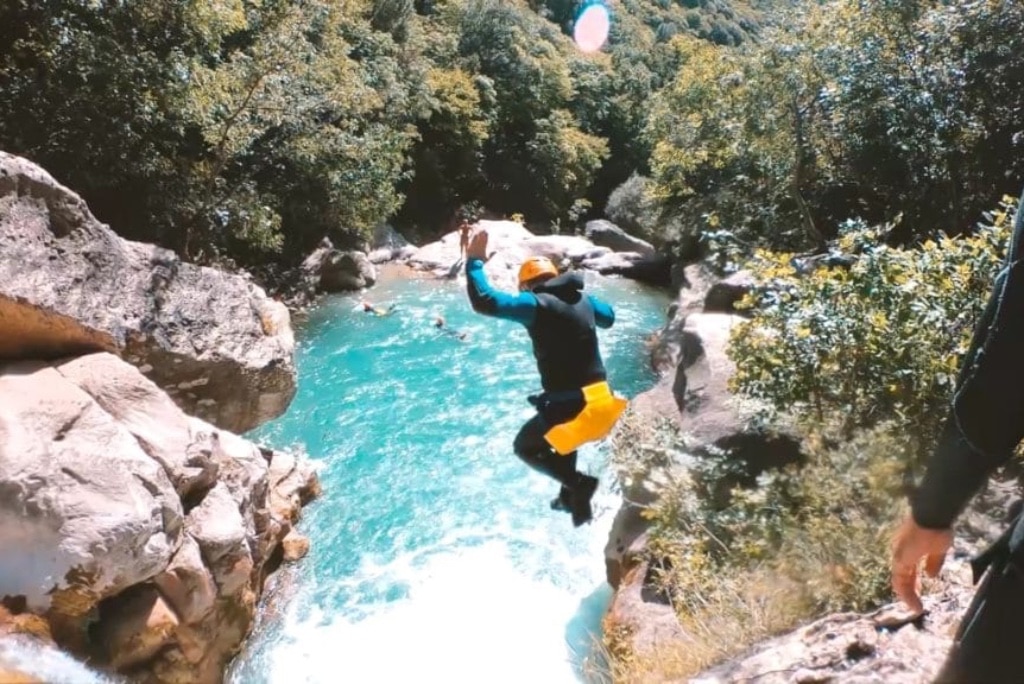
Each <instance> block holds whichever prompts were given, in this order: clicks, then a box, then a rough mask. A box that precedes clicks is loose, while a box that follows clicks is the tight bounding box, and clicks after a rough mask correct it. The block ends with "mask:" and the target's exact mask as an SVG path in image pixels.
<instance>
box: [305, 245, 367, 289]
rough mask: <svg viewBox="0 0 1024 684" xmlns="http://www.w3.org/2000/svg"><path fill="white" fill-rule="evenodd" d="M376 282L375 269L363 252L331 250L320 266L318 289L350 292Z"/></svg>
mask: <svg viewBox="0 0 1024 684" xmlns="http://www.w3.org/2000/svg"><path fill="white" fill-rule="evenodd" d="M375 282H377V269H376V268H374V266H373V264H372V263H370V260H369V259H368V258H367V256H366V254H364V253H363V252H356V251H348V252H341V251H338V250H331V251H330V252H328V253H327V255H326V256H325V257H324V260H323V263H322V264H321V266H320V282H319V286H318V289H319V290H321V291H322V292H350V291H353V290H361V289H363V288H365V287H370V286H371V285H373V284H374V283H375Z"/></svg>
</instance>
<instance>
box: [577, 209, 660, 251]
mask: <svg viewBox="0 0 1024 684" xmlns="http://www.w3.org/2000/svg"><path fill="white" fill-rule="evenodd" d="M584 234H585V235H586V236H587V239H588V240H590V241H591V242H593V243H594V244H595V245H598V246H601V247H608V248H609V249H611V250H612V251H613V252H636V253H637V254H640V255H641V256H644V257H647V258H652V257H654V256H655V254H656V251H655V249H654V245H652V244H651V243H649V242H647V241H646V240H641V239H640V238H638V237H633V236H632V235H630V234H629V233H627V232H626V231H624V230H622V228H619V227H618V226H617V225H615V224H614V223H612V222H611V221H606V220H604V219H598V220H596V221H587V225H586V228H585V229H584Z"/></svg>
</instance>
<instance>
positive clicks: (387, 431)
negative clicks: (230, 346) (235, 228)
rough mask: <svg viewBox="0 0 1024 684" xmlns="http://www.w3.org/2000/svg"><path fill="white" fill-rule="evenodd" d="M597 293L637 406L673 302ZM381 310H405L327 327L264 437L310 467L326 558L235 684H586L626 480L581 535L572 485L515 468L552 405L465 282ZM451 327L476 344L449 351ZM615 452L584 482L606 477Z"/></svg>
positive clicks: (286, 581)
mask: <svg viewBox="0 0 1024 684" xmlns="http://www.w3.org/2000/svg"><path fill="white" fill-rule="evenodd" d="M588 289H589V290H590V291H593V292H595V293H597V294H598V295H600V296H603V297H605V298H606V299H607V300H609V301H610V302H611V303H612V304H613V306H614V307H615V309H616V315H617V321H616V324H615V326H614V327H613V328H611V329H610V330H606V331H601V344H602V351H603V353H604V357H605V362H606V365H607V367H608V371H609V379H610V381H611V383H612V385H613V387H615V388H616V390H617V391H618V392H620V393H621V394H623V395H625V396H627V397H631V396H633V395H635V394H636V393H638V392H640V391H642V390H643V389H646V388H647V387H649V386H650V385H651V383H652V382H653V379H654V378H653V375H652V373H651V372H650V370H649V369H648V367H647V363H646V354H645V353H644V340H645V338H646V337H647V336H648V335H649V333H650V332H651V331H653V330H655V329H657V328H659V327H660V326H661V324H662V322H663V320H664V311H665V307H666V305H667V299H666V297H665V296H664V295H662V294H660V293H656V292H653V291H651V290H649V289H647V288H644V287H642V286H640V285H637V284H635V283H632V282H630V281H625V280H613V279H606V278H601V277H599V276H593V277H591V276H588ZM368 296H369V297H371V298H372V300H373V302H374V303H375V304H378V305H388V304H397V308H396V310H395V312H394V313H393V314H392V315H390V316H387V317H375V316H371V315H368V314H364V313H362V312H361V311H360V310H358V306H357V305H358V301H359V299H358V297H335V298H332V299H329V300H327V301H326V302H325V303H324V304H322V305H321V306H319V307H318V308H317V309H316V310H314V311H313V312H312V314H311V315H310V318H309V320H308V321H307V322H306V323H305V324H304V325H303V326H301V328H300V329H299V330H298V334H299V339H300V344H299V350H298V353H297V365H298V371H299V391H298V394H297V396H296V397H295V400H294V402H293V403H292V405H291V407H290V408H289V410H288V412H287V414H285V415H284V416H282V417H281V418H279V419H277V420H276V421H273V422H272V423H269V424H267V425H265V426H263V427H262V428H260V429H259V430H258V431H256V432H254V433H252V434H251V435H250V436H251V437H254V438H258V439H259V440H261V441H264V442H266V443H268V444H270V445H273V446H275V447H288V446H291V445H300V446H302V447H303V448H305V449H306V450H307V451H308V453H309V454H310V455H311V456H313V457H314V458H315V459H316V460H317V461H318V462H319V463H320V465H321V467H322V470H321V472H320V476H321V481H322V484H323V489H324V495H323V497H322V498H321V499H319V500H318V501H317V502H315V503H314V504H313V505H311V506H310V507H309V508H307V509H306V511H305V513H304V517H303V519H302V522H301V524H300V529H301V531H302V532H303V533H305V534H306V535H308V536H309V537H310V539H311V541H312V549H311V551H310V554H309V555H308V556H307V557H306V559H304V560H303V561H302V562H301V563H299V564H298V565H297V566H294V567H291V568H287V569H285V570H284V571H282V572H281V573H279V574H278V575H277V576H276V577H275V578H274V580H273V582H274V585H273V586H272V596H273V598H272V599H271V602H270V603H269V604H268V605H267V606H266V607H265V608H264V610H263V612H262V615H261V619H260V622H259V623H258V624H257V628H256V630H255V633H254V636H253V638H252V639H251V640H250V642H249V643H248V646H247V649H246V651H245V652H244V653H243V654H241V656H240V657H239V658H238V659H237V661H236V663H235V664H234V666H233V668H232V671H231V673H230V679H231V681H233V682H236V683H245V684H249V683H250V682H275V683H276V682H288V683H291V682H324V683H327V682H331V683H334V682H420V681H423V682H428V681H429V682H433V681H444V682H466V683H470V682H472V683H474V684H475V683H478V682H517V683H518V682H531V683H532V682H543V683H547V682H551V683H558V682H577V681H579V680H580V678H581V675H580V672H581V668H582V667H583V663H584V661H586V660H588V659H590V660H591V661H593V654H592V653H591V650H592V646H593V643H594V639H595V637H596V635H598V634H599V630H600V620H601V617H602V615H603V613H604V610H605V608H606V607H607V603H608V601H609V599H610V597H611V589H610V587H608V585H607V584H606V583H605V581H604V556H603V549H604V545H605V542H606V540H607V535H608V530H609V527H610V524H611V520H612V518H613V517H614V514H615V510H616V508H617V507H618V498H617V496H616V495H615V494H614V493H613V492H612V491H611V490H610V486H609V484H610V483H609V480H610V477H607V476H605V477H602V485H601V489H600V490H599V492H598V494H597V496H596V497H595V521H594V522H593V523H592V524H590V525H588V526H585V527H582V528H580V529H574V528H573V527H572V524H571V522H570V520H569V516H568V515H567V514H565V513H557V512H554V511H551V510H550V509H549V508H548V501H549V500H550V499H551V498H552V496H554V494H555V493H556V490H557V487H556V485H555V484H554V483H553V482H551V481H549V480H547V479H546V478H544V477H543V476H541V475H538V474H535V473H534V472H533V471H531V470H529V469H528V468H527V467H526V466H525V465H523V464H522V463H521V462H520V461H519V460H518V459H517V458H516V457H515V456H514V455H513V453H512V450H511V445H512V439H513V437H514V436H515V434H516V432H517V430H518V429H519V427H520V425H521V424H522V423H523V422H524V421H525V420H527V419H528V418H529V417H530V416H531V415H532V408H531V407H530V405H529V404H527V403H526V401H525V397H526V395H527V394H530V393H532V392H534V391H536V390H537V389H538V388H539V385H538V380H537V377H536V367H535V366H534V363H533V358H532V356H531V354H530V347H529V339H528V337H527V335H526V333H525V330H523V329H522V328H521V326H518V325H517V324H514V323H508V322H504V321H497V320H494V319H488V318H485V317H483V316H479V315H477V314H474V313H473V312H472V310H471V309H470V308H469V304H468V302H467V300H466V297H465V292H464V289H463V286H462V285H461V284H460V283H457V282H450V281H436V280H412V279H404V278H392V279H388V280H386V281H385V282H382V283H380V284H378V285H377V286H376V287H375V288H373V289H372V290H371V291H369V293H368ZM438 314H443V315H444V316H445V318H446V319H447V321H448V324H449V326H450V327H451V328H453V329H457V330H460V331H465V332H467V333H468V339H467V340H466V341H465V342H461V341H459V340H457V339H454V338H453V337H449V336H445V335H442V334H439V333H438V332H437V331H436V330H435V329H434V328H433V326H432V322H433V319H434V317H435V316H436V315H438ZM602 449H603V447H602V446H600V445H596V446H588V447H585V448H584V450H583V451H582V452H581V455H580V467H581V468H583V469H587V470H590V471H591V472H593V473H603V471H604V468H605V460H606V454H605V453H604V451H603V450H602Z"/></svg>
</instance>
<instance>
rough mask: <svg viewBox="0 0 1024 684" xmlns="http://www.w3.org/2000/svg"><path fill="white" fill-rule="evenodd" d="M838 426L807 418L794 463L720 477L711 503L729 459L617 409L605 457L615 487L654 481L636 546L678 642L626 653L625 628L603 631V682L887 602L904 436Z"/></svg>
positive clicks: (641, 675) (661, 669)
mask: <svg viewBox="0 0 1024 684" xmlns="http://www.w3.org/2000/svg"><path fill="white" fill-rule="evenodd" d="M842 431H843V430H842V426H841V425H836V424H830V425H827V426H819V428H818V429H817V430H816V431H815V432H814V433H812V434H811V435H809V436H808V438H807V439H806V440H805V443H804V445H803V447H804V452H805V454H806V455H807V456H808V459H807V461H806V463H805V464H804V465H802V466H799V467H797V466H791V467H789V468H787V469H785V470H780V471H769V472H766V473H764V474H762V475H761V477H760V478H759V481H758V483H757V486H756V487H754V488H749V489H745V488H742V487H739V486H737V485H734V484H732V485H730V486H731V487H732V489H731V491H730V492H729V495H728V496H727V497H726V501H725V502H724V503H723V502H722V501H721V497H717V499H718V501H716V497H715V496H712V493H713V492H719V491H720V490H721V487H722V485H723V483H732V482H733V481H734V480H733V479H731V478H732V473H731V470H733V469H734V468H733V465H732V464H730V463H729V462H728V461H724V460H717V459H699V460H696V461H694V460H692V459H690V460H688V457H687V456H686V455H685V454H684V453H683V452H682V449H681V444H682V441H681V438H682V435H680V434H678V433H676V432H674V431H673V430H672V429H670V428H667V426H665V425H651V424H644V423H643V422H642V421H640V420H639V419H638V418H637V417H635V416H627V417H626V419H625V420H624V426H623V429H622V431H621V432H620V433H619V435H618V436H617V437H616V439H615V452H614V453H615V456H614V460H613V464H614V465H615V466H616V469H617V472H618V473H619V474H620V478H621V479H622V481H623V484H624V486H625V488H626V489H627V494H628V492H629V491H630V490H632V491H633V492H634V495H635V492H636V487H637V483H638V482H639V481H641V480H643V481H645V482H646V483H648V486H649V487H651V488H652V489H653V493H654V496H653V497H652V498H653V501H652V502H651V503H650V504H648V505H646V507H645V515H646V516H647V517H648V518H649V519H650V521H651V524H652V527H651V530H650V535H649V543H648V546H647V549H646V553H647V554H648V556H649V558H648V560H649V561H650V563H651V565H652V567H653V568H654V569H655V571H654V573H653V575H654V582H655V584H656V587H655V588H656V589H657V590H658V591H660V592H662V593H663V594H664V595H665V596H667V597H668V599H669V601H670V602H671V605H672V606H673V607H674V608H675V611H676V613H677V615H678V617H679V620H680V623H681V625H682V627H683V630H684V631H685V633H686V634H687V635H688V637H689V639H687V641H686V642H685V643H684V644H678V645H674V644H661V645H659V646H660V650H658V651H656V652H652V653H648V654H637V653H632V652H630V651H629V649H628V647H627V645H628V643H629V639H628V635H615V634H612V635H606V647H607V651H608V657H609V659H610V666H609V669H610V670H611V673H612V679H613V681H666V680H667V679H671V680H673V681H675V679H678V678H685V677H687V676H690V675H693V674H695V673H697V672H699V671H701V670H703V669H705V668H707V667H708V666H710V665H712V664H714V663H715V662H718V661H720V660H722V659H723V658H726V657H729V656H731V655H735V654H737V653H739V652H741V651H743V650H744V649H745V648H747V647H748V646H750V645H752V644H754V643H756V642H758V641H761V640H763V639H764V638H766V637H768V636H771V635H773V634H776V633H779V632H782V631H785V630H788V629H792V628H793V627H795V626H796V625H798V624H800V623H802V622H805V621H807V620H810V619H813V618H815V617H818V616H819V615H821V614H822V613H825V612H831V611H839V610H865V609H868V608H871V607H874V606H877V605H878V604H879V603H882V602H884V601H885V600H887V598H888V595H889V585H888V578H889V568H888V553H887V548H888V540H889V535H890V532H891V529H892V526H893V524H894V523H895V522H896V521H897V520H898V519H899V518H900V517H901V515H902V513H903V497H902V470H903V464H904V456H903V452H902V444H903V441H902V439H901V436H900V433H899V429H898V428H897V427H896V426H894V425H893V424H891V423H885V424H881V425H879V426H876V427H875V428H872V429H871V430H858V431H856V432H855V434H854V435H853V437H852V438H849V439H846V438H843V439H845V441H840V438H841V434H840V433H841V432H842ZM684 464H687V465H686V467H684ZM645 472H646V473H647V475H642V473H645ZM659 677H660V678H659Z"/></svg>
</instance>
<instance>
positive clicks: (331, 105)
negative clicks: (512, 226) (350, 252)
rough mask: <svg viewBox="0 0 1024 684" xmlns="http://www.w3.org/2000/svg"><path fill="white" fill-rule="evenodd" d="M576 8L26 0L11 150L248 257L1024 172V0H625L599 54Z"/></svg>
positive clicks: (14, 13) (635, 224)
mask: <svg viewBox="0 0 1024 684" xmlns="http://www.w3.org/2000/svg"><path fill="white" fill-rule="evenodd" d="M794 5H795V7H794ZM580 9H581V4H580V3H578V2H570V1H567V0H547V2H538V1H537V0H529V1H526V0H346V1H343V2H334V1H330V2H329V1H327V0H309V1H306V2H286V1H284V0H279V1H278V0H263V1H260V0H248V1H243V0H216V1H214V2H208V1H206V0H202V1H200V0H193V1H191V2H179V3H152V2H143V1H141V0H128V1H126V2H114V1H112V0H110V1H96V2H85V1H84V0H45V1H37V0H3V2H0V94H2V97H0V149H4V150H6V151H8V152H12V153H15V154H20V155H24V156H27V157H29V158H31V159H33V160H34V161H36V162H38V163H40V164H42V165H43V166H45V167H46V168H48V169H49V170H51V172H53V173H54V174H55V175H56V176H57V177H58V178H59V179H60V180H61V181H62V182H64V183H65V184H67V185H69V186H70V187H72V188H74V189H75V190H77V191H79V192H81V193H82V194H83V195H84V197H85V198H86V200H87V201H88V202H89V204H90V206H92V207H93V208H94V210H95V211H96V212H97V214H98V215H99V217H100V218H101V219H102V220H104V221H106V222H108V223H110V224H111V226H112V227H114V228H115V230H117V231H118V232H120V233H121V234H122V235H125V236H127V237H131V238H135V239H144V240H151V241H155V242H158V243H160V244H163V245H166V246H168V247H171V248H173V249H175V250H177V251H178V252H180V253H182V254H183V255H185V256H187V257H189V258H192V259H197V260H201V261H211V260H216V259H218V258H221V257H227V256H230V257H231V258H233V259H235V260H236V261H239V262H241V263H260V262H265V261H286V262H287V261H293V260H294V259H296V258H298V257H299V256H300V255H302V254H303V253H304V252H305V251H306V250H308V249H309V247H310V246H311V245H313V244H314V243H315V242H316V241H317V240H319V239H320V238H321V237H322V236H324V235H330V236H331V237H332V238H333V239H335V240H336V241H340V242H345V241H346V240H349V241H351V240H353V239H355V238H357V237H358V236H359V235H361V234H366V233H367V231H369V230H370V229H372V227H373V226H375V225H377V224H378V223H380V222H381V221H390V222H392V223H394V224H395V225H396V226H397V227H399V228H400V229H402V230H404V231H407V232H409V233H411V234H412V235H414V236H424V235H429V234H436V233H437V232H438V231H439V230H442V229H443V228H445V224H446V222H447V221H448V220H449V218H450V217H451V214H452V211H453V210H454V208H455V207H457V206H459V205H461V204H463V203H474V204H475V205H477V206H479V207H481V208H483V209H485V210H487V211H490V212H493V213H496V214H505V215H511V214H520V215H522V216H524V217H525V219H526V220H527V222H528V223H529V224H530V225H531V227H533V228H535V229H538V230H541V231H544V230H548V229H551V230H558V231H562V232H565V231H571V230H573V229H575V228H576V227H577V225H578V222H579V220H580V219H582V218H588V217H593V216H598V215H601V214H604V213H608V214H609V215H611V217H612V218H614V219H616V220H620V221H621V222H623V224H624V225H630V226H631V227H632V228H633V229H634V230H638V231H640V232H642V233H644V234H646V235H648V236H649V237H651V238H652V239H655V240H656V241H659V242H665V241H671V242H679V241H680V239H681V238H694V237H696V236H698V235H699V234H700V233H702V232H705V231H706V230H707V229H708V228H709V227H710V228H713V229H714V230H716V231H722V230H727V231H729V233H730V234H731V235H734V236H736V237H737V238H739V239H741V240H744V241H746V242H750V241H755V242H756V241H760V242H764V243H766V244H780V245H788V246H794V245H798V246H801V247H807V246H813V245H815V244H816V243H819V242H820V240H821V238H822V236H827V235H829V234H830V233H831V232H833V231H834V227H835V225H836V224H837V223H838V222H839V221H841V220H844V219H846V218H849V217H851V216H861V217H863V218H865V219H868V220H878V219H882V218H891V217H893V216H896V215H897V214H902V215H903V217H904V222H905V224H907V225H909V224H910V223H911V222H914V224H913V225H919V226H924V227H926V229H927V230H932V229H934V228H944V229H948V230H953V231H957V230H962V229H964V228H966V227H970V226H971V225H972V224H973V222H974V221H976V220H977V218H978V217H979V212H980V210H981V209H982V208H985V207H989V206H992V205H993V203H994V202H995V201H996V200H997V199H998V198H999V197H1000V196H1001V195H1002V194H1003V193H1005V192H1010V191H1013V190H1014V187H1015V186H1016V185H1017V184H1018V183H1019V182H1020V181H1021V179H1022V177H1024V163H1022V162H1021V161H1020V154H1019V152H1020V149H1019V148H1020V144H1021V136H1022V135H1024V134H1022V133H1021V131H1022V130H1024V114H1022V101H1024V94H1022V93H1024V88H1022V87H1021V86H1022V85H1024V84H1022V83H1021V80H1022V78H1024V76H1022V74H1024V56H1022V55H1024V50H1022V49H1021V48H1022V47H1024V45H1022V43H1024V38H1022V37H1021V35H1020V31H1019V27H1020V26H1021V25H1022V22H1024V9H1022V7H1021V5H1020V3H1017V2H1014V1H1012V0H1005V1H1003V2H994V1H993V2H990V1H984V2H966V3H965V2H956V3H944V2H924V1H921V2H911V1H910V0H902V1H895V0H891V1H886V2H871V3H864V2H860V1H858V0H836V1H835V2H828V3H822V4H818V3H793V2H787V1H783V0H777V1H776V2H768V1H766V0H761V1H760V2H750V3H744V2H738V1H737V2H729V1H728V0H676V1H674V2H668V1H665V0H657V1H652V0H615V1H613V2H610V3H609V4H608V9H609V11H610V15H611V35H610V39H609V42H608V44H607V45H605V47H604V49H603V50H602V51H601V52H599V53H597V54H593V55H587V54H583V53H582V52H580V51H579V50H578V49H576V47H575V46H574V44H573V41H572V38H571V29H572V24H573V19H574V17H575V16H576V15H577V13H578V12H579V11H580ZM634 174H637V177H635V178H632V180H628V179H630V178H631V176H633V175H634ZM627 181H628V182H627ZM624 182H627V185H626V186H625V187H622V188H621V189H620V190H619V191H618V192H617V193H616V194H615V195H614V197H613V202H612V206H607V202H608V199H609V195H610V194H611V193H612V192H613V190H615V189H616V188H618V187H620V186H621V185H622V184H623V183H624ZM922 230H924V229H922ZM914 231H915V229H914V228H911V229H909V230H908V233H910V234H912V233H914ZM692 243H693V241H692V240H687V239H683V240H681V244H692Z"/></svg>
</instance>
